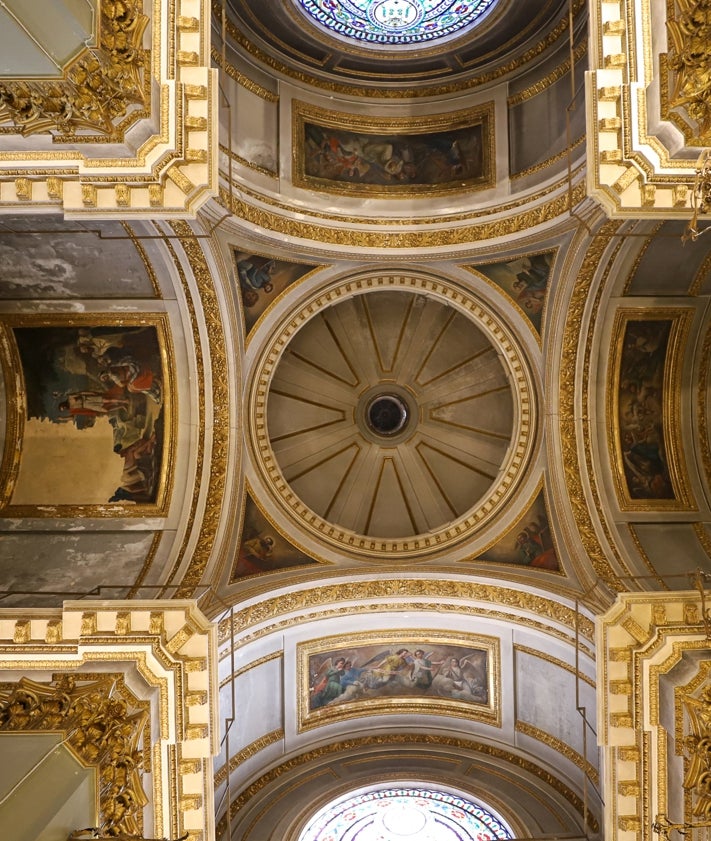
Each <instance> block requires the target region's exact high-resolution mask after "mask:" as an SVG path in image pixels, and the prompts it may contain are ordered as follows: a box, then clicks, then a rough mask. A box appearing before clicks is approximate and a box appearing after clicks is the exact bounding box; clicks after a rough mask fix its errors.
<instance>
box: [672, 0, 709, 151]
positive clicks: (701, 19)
mask: <svg viewBox="0 0 711 841" xmlns="http://www.w3.org/2000/svg"><path fill="white" fill-rule="evenodd" d="M675 5H676V16H675V17H674V18H670V19H669V20H667V31H668V33H669V53H668V55H667V67H668V68H669V72H670V77H671V78H670V82H671V84H670V93H669V106H670V107H671V108H678V109H681V110H682V112H685V114H686V116H687V117H688V118H689V120H690V121H691V122H692V124H693V125H694V126H695V129H694V130H693V131H692V132H690V133H689V134H688V136H686V142H687V143H688V144H689V145H690V146H708V145H710V144H711V0H676V4H675ZM685 134H686V132H685Z"/></svg>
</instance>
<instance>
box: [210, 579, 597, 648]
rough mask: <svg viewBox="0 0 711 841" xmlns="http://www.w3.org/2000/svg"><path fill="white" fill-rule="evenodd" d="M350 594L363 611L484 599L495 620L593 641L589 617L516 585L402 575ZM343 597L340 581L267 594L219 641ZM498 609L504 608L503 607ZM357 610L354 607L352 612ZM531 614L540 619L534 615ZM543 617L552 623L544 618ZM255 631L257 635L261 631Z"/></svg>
mask: <svg viewBox="0 0 711 841" xmlns="http://www.w3.org/2000/svg"><path fill="white" fill-rule="evenodd" d="M348 595H349V599H350V600H351V601H353V602H363V605H362V608H361V609H362V611H373V610H376V609H378V607H379V605H378V604H377V601H378V600H380V599H389V598H393V597H402V598H403V599H405V600H406V601H404V602H402V603H401V604H398V603H397V602H389V603H386V604H385V605H383V610H394V609H398V608H402V607H403V606H404V609H406V610H420V609H421V610H433V609H434V610H440V611H448V610H451V611H452V612H454V613H456V612H461V611H462V610H464V608H462V606H461V605H460V604H458V603H456V602H460V601H466V602H468V603H470V604H471V603H472V602H482V603H484V606H482V607H481V608H477V610H479V611H480V612H482V614H483V615H484V614H485V615H493V616H495V618H503V617H507V618H508V620H509V621H513V622H518V621H520V622H521V624H523V625H529V624H530V625H531V626H532V627H536V628H546V629H548V632H549V633H553V634H554V635H556V636H559V638H560V639H563V640H565V641H568V642H569V641H570V639H571V637H574V636H575V633H576V629H577V630H578V632H579V633H580V635H581V637H582V638H583V639H584V640H586V641H587V642H592V640H593V631H594V626H593V623H592V622H591V621H590V619H589V618H588V617H587V616H585V615H582V614H580V613H579V612H577V611H576V610H574V609H573V608H572V607H570V606H568V605H566V604H563V603H561V602H560V601H557V600H555V599H549V598H545V597H543V596H539V595H535V594H531V593H528V592H526V591H524V590H520V589H517V588H513V587H504V586H500V587H499V586H493V585H489V584H481V583H476V582H473V581H470V580H466V581H457V580H452V579H446V578H441V579H409V578H403V577H402V576H401V575H399V576H396V577H388V578H386V577H384V576H383V575H380V576H378V577H377V578H372V579H369V580H366V581H363V580H361V581H357V580H356V581H349V582H348ZM342 597H343V585H342V584H340V583H339V584H328V585H323V586H320V587H314V588H311V589H303V588H301V589H296V588H294V589H292V590H291V591H290V592H289V593H285V594H283V595H279V596H278V597H273V598H267V599H264V600H262V601H259V602H255V603H254V604H250V605H246V606H244V607H242V608H241V609H240V610H239V611H238V612H236V613H235V614H234V615H233V616H232V617H230V618H228V619H223V620H222V621H221V622H220V625H219V640H220V643H225V642H226V641H227V640H229V639H230V638H234V637H239V638H240V639H239V644H240V645H241V644H243V643H244V636H245V634H246V632H247V631H249V629H250V628H251V627H253V626H258V625H263V624H265V623H268V622H269V621H270V620H276V619H279V618H280V617H284V616H285V615H287V614H292V613H293V614H300V613H303V612H304V611H305V610H307V611H309V613H310V614H312V615H313V614H314V613H317V612H319V608H322V607H325V606H328V605H333V604H337V603H338V602H339V601H341V600H342ZM448 600H455V603H449V602H448ZM489 605H493V606H495V609H494V610H493V613H492V612H491V611H490V610H489ZM499 608H503V610H500V609H499ZM356 609H357V608H354V610H356ZM471 610H472V608H471V607H468V608H466V611H467V612H469V613H471ZM518 611H521V612H522V613H523V615H522V616H519V615H518ZM341 614H342V609H341V608H334V609H333V611H332V612H330V613H327V614H323V613H321V612H319V613H318V617H317V618H325V616H326V615H341ZM526 614H528V615H526ZM533 616H535V617H537V618H536V619H533V618H532V617H533ZM544 619H545V620H549V621H548V622H543V621H542V620H544ZM298 621H303V620H301V619H299V618H297V619H296V620H291V621H290V620H289V619H285V622H286V624H285V625H279V626H278V627H280V628H283V627H290V625H293V624H295V623H296V622H298ZM555 625H561V626H563V627H564V628H565V629H566V630H567V633H565V632H564V633H563V634H560V635H559V634H555V627H554V626H555ZM273 630H274V628H271V629H269V631H273ZM255 633H257V634H258V635H259V632H255ZM265 633H266V632H265ZM255 638H256V637H255ZM591 656H594V655H591Z"/></svg>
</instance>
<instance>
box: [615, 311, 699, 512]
mask: <svg viewBox="0 0 711 841" xmlns="http://www.w3.org/2000/svg"><path fill="white" fill-rule="evenodd" d="M692 318H693V310H691V309H683V308H674V309H663V308H660V309H635V308H625V309H620V310H618V311H617V313H616V315H615V320H614V323H613V328H612V338H611V351H612V352H611V354H610V360H611V361H610V365H611V367H610V372H611V373H610V374H609V375H608V383H607V389H606V390H607V400H606V412H607V430H608V449H609V453H610V462H611V466H612V475H613V481H614V485H615V491H616V494H617V499H618V503H619V506H620V509H621V510H622V511H636V512H637V511H638V512H644V511H689V510H695V508H696V506H695V503H694V499H693V496H692V493H691V491H690V489H689V479H688V474H687V471H686V465H685V461H684V455H683V447H682V442H681V377H682V368H683V361H684V350H685V347H686V343H687V339H688V335H689V330H690V327H691V321H692Z"/></svg>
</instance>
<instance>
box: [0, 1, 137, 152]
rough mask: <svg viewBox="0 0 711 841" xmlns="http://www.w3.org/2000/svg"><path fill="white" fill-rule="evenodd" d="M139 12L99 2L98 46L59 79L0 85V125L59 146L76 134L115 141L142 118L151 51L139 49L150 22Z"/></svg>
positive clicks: (132, 4)
mask: <svg viewBox="0 0 711 841" xmlns="http://www.w3.org/2000/svg"><path fill="white" fill-rule="evenodd" d="M142 8H143V4H142V3H141V2H140V0H102V2H101V3H100V9H101V23H100V31H99V43H98V45H97V46H93V47H86V48H85V49H84V50H82V52H81V53H80V54H79V55H78V56H77V57H76V58H75V59H74V60H73V61H72V62H71V63H70V64H69V65H67V67H65V68H64V73H63V78H61V79H41V80H37V81H26V80H21V79H18V80H6V81H4V82H2V83H0V123H8V122H10V123H12V124H13V125H12V129H10V130H13V129H14V130H15V131H17V132H18V133H20V134H23V135H28V134H37V133H41V132H42V133H46V132H52V133H58V134H59V135H60V136H61V140H62V141H64V142H67V141H68V140H70V139H76V138H72V137H71V136H72V135H77V134H78V133H79V132H85V133H86V132H98V133H100V134H103V135H108V136H110V139H111V140H112V141H116V140H120V139H121V138H122V136H123V132H124V130H125V129H126V128H127V124H130V123H132V122H133V121H134V120H135V119H137V118H139V117H142V116H145V114H144V113H143V108H144V106H145V105H146V102H147V93H148V90H147V85H148V84H149V74H148V62H149V59H150V51H149V50H147V49H144V48H143V46H142V44H143V35H144V32H145V30H146V26H147V25H148V22H149V19H148V17H146V15H144V14H143V13H142V11H141V10H142ZM131 110H133V111H134V112H136V113H134V114H133V115H131V114H130V111H131ZM127 114H128V120H124V121H123V122H122V123H119V120H121V119H122V118H124V117H126V116H127ZM5 131H7V128H5Z"/></svg>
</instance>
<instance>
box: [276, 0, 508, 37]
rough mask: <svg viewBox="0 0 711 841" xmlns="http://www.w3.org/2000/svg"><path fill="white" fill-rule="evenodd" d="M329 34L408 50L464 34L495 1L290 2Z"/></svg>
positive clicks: (363, 0)
mask: <svg viewBox="0 0 711 841" xmlns="http://www.w3.org/2000/svg"><path fill="white" fill-rule="evenodd" d="M293 2H294V3H295V4H296V6H297V7H298V8H299V9H301V10H302V11H303V12H304V13H305V14H306V15H307V16H308V17H309V18H310V19H311V20H312V21H314V22H315V23H317V24H318V25H319V26H320V27H322V28H323V29H326V30H327V31H328V32H329V33H331V34H335V35H337V36H341V37H343V38H348V39H352V40H355V41H359V42H361V43H363V44H367V45H370V46H373V47H379V46H386V47H411V46H415V47H416V46H419V45H421V44H426V43H430V42H432V41H438V40H441V39H442V38H448V37H450V36H453V35H461V34H464V32H466V31H467V30H469V29H471V27H472V26H474V24H475V23H477V22H478V21H479V20H480V19H481V17H482V15H483V14H484V13H485V12H486V11H487V10H488V9H489V8H491V7H492V6H493V5H494V4H495V3H496V0H469V2H463V1H462V0H293Z"/></svg>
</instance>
